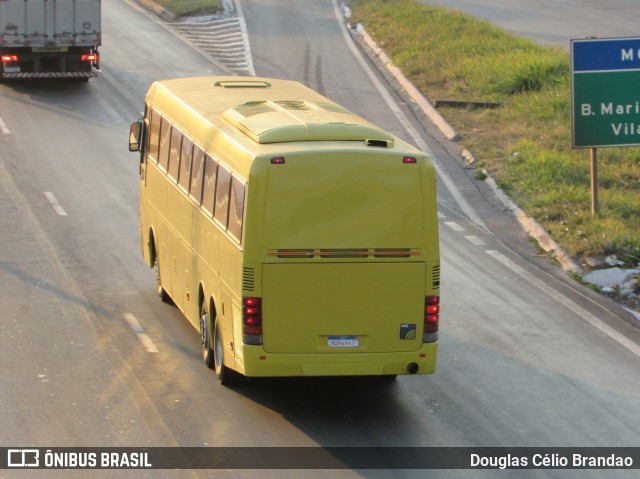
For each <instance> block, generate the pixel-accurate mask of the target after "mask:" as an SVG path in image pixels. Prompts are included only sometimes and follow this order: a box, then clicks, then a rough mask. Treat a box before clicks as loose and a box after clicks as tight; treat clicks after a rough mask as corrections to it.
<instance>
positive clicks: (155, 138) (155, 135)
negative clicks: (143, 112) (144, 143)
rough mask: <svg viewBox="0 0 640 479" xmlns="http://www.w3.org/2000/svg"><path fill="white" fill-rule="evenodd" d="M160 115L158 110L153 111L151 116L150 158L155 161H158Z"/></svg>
mask: <svg viewBox="0 0 640 479" xmlns="http://www.w3.org/2000/svg"><path fill="white" fill-rule="evenodd" d="M161 118H162V117H161V116H160V113H158V112H157V111H156V110H154V109H151V114H150V115H149V122H150V125H149V148H148V150H147V151H148V152H149V158H151V159H152V160H153V161H158V146H159V145H158V143H159V142H160V120H161Z"/></svg>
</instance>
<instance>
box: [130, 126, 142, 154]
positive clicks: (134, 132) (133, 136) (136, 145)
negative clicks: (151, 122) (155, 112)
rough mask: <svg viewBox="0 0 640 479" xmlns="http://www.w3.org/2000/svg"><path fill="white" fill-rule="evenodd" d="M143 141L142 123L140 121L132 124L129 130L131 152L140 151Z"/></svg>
mask: <svg viewBox="0 0 640 479" xmlns="http://www.w3.org/2000/svg"><path fill="white" fill-rule="evenodd" d="M141 140H142V121H141V120H138V121H135V122H133V123H131V129H130V130H129V151H140V144H141Z"/></svg>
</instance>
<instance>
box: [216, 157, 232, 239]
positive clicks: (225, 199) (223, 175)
mask: <svg viewBox="0 0 640 479" xmlns="http://www.w3.org/2000/svg"><path fill="white" fill-rule="evenodd" d="M230 187H231V173H230V172H229V170H227V169H226V168H225V167H223V166H222V165H220V168H218V181H217V184H216V208H215V218H216V220H218V221H219V222H220V224H221V225H222V226H223V227H224V228H225V229H226V228H227V220H228V219H229V193H230Z"/></svg>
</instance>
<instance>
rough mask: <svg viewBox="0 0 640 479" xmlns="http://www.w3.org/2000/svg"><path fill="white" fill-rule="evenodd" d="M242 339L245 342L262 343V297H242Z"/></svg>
mask: <svg viewBox="0 0 640 479" xmlns="http://www.w3.org/2000/svg"><path fill="white" fill-rule="evenodd" d="M242 339H243V342H244V344H253V345H259V344H262V298H258V297H254V296H245V297H244V298H242Z"/></svg>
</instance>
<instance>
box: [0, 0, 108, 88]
mask: <svg viewBox="0 0 640 479" xmlns="http://www.w3.org/2000/svg"><path fill="white" fill-rule="evenodd" d="M100 2H101V0H0V60H1V61H0V79H12V78H77V79H83V80H88V79H89V78H91V77H95V76H96V70H99V68H100V57H99V55H98V47H99V46H100V43H101V39H102V38H101V36H102V34H101V28H100V16H101V11H100Z"/></svg>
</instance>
